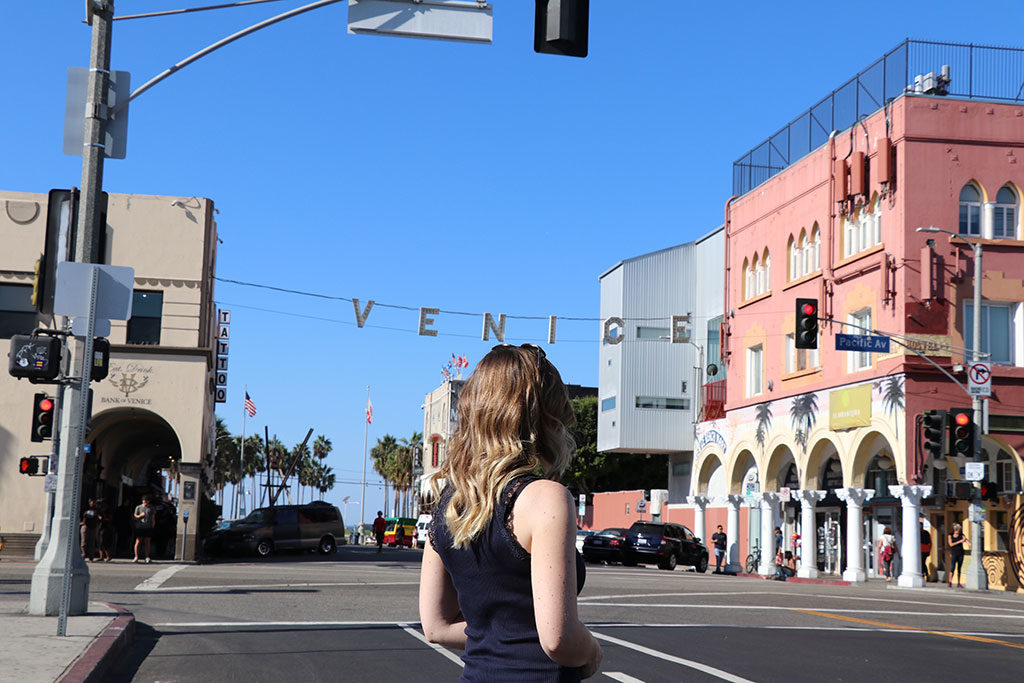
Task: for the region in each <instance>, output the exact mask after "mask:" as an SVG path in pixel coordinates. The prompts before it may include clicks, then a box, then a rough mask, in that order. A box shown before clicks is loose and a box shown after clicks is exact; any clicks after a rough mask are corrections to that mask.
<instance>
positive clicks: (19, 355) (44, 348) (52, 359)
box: [7, 334, 61, 384]
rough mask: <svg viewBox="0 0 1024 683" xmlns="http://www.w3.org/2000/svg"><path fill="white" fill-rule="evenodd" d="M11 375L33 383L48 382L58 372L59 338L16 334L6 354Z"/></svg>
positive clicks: (54, 377) (8, 370)
mask: <svg viewBox="0 0 1024 683" xmlns="http://www.w3.org/2000/svg"><path fill="white" fill-rule="evenodd" d="M7 357H8V360H9V362H8V365H7V372H8V373H9V374H10V375H11V377H17V378H18V379H22V378H26V379H28V381H30V382H33V383H42V384H46V383H49V382H50V381H51V380H54V379H56V378H57V375H59V374H60V357H61V340H60V339H59V338H57V337H47V336H38V337H34V336H31V335H27V334H16V335H13V336H12V337H11V350H10V352H9V353H8V354H7Z"/></svg>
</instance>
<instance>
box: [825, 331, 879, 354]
mask: <svg viewBox="0 0 1024 683" xmlns="http://www.w3.org/2000/svg"><path fill="white" fill-rule="evenodd" d="M836 351H867V352H869V353H889V338H888V337H880V336H878V335H873V334H837V335H836Z"/></svg>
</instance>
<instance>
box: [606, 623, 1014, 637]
mask: <svg viewBox="0 0 1024 683" xmlns="http://www.w3.org/2000/svg"><path fill="white" fill-rule="evenodd" d="M586 626H587V628H590V629H596V628H730V629H740V630H744V629H749V630H752V631H759V630H760V631H870V632H877V633H903V634H907V635H915V634H918V633H919V632H915V631H908V630H907V629H905V628H879V627H876V626H780V625H776V624H764V625H753V624H694V623H686V624H630V623H626V622H622V623H611V622H600V623H591V622H587V623H586ZM943 633H950V634H953V635H960V636H983V637H989V638H1024V633H992V632H988V631H950V630H948V629H946V630H944V631H943Z"/></svg>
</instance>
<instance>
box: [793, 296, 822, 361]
mask: <svg viewBox="0 0 1024 683" xmlns="http://www.w3.org/2000/svg"><path fill="white" fill-rule="evenodd" d="M796 348H798V349H816V348H818V300H817V299H797V300H796Z"/></svg>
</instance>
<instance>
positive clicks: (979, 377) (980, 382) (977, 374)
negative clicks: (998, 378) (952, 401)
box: [967, 362, 992, 396]
mask: <svg viewBox="0 0 1024 683" xmlns="http://www.w3.org/2000/svg"><path fill="white" fill-rule="evenodd" d="M967 393H969V394H970V395H971V396H991V395H992V366H991V365H990V364H988V363H981V362H974V363H971V364H970V365H968V366H967Z"/></svg>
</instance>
